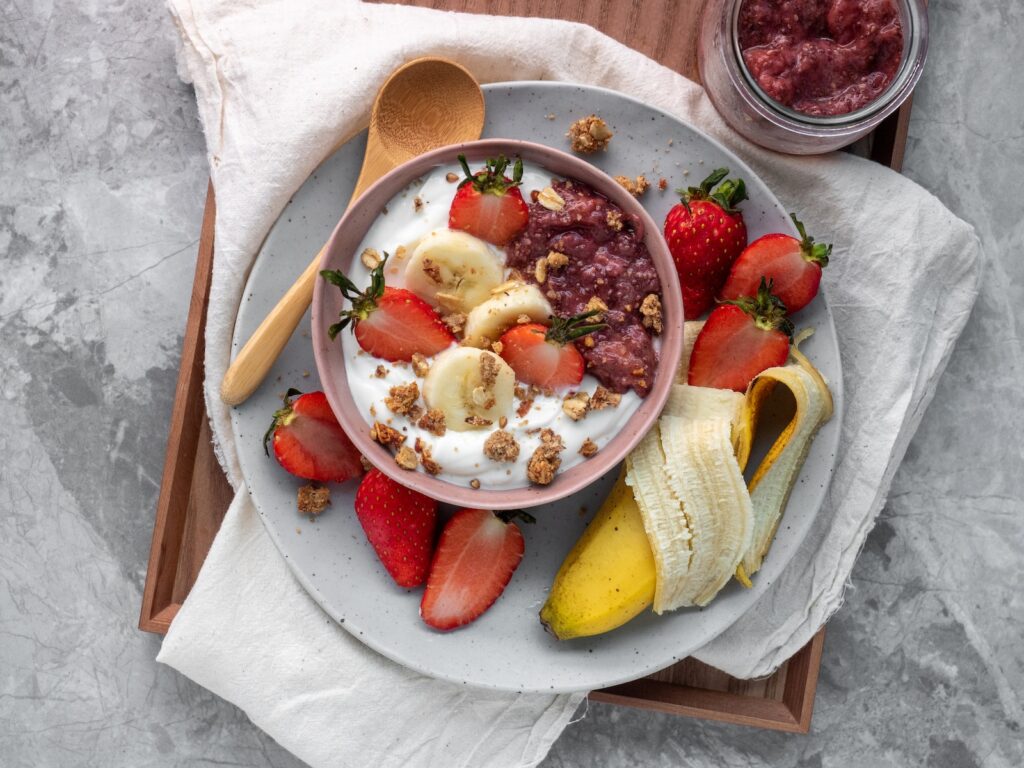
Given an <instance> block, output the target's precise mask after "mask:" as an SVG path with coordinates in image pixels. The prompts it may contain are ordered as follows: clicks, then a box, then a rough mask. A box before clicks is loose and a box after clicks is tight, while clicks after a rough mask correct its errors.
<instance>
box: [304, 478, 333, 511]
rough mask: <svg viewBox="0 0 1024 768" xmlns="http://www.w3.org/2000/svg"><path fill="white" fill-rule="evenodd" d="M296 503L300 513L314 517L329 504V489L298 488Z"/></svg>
mask: <svg viewBox="0 0 1024 768" xmlns="http://www.w3.org/2000/svg"><path fill="white" fill-rule="evenodd" d="M297 503H298V508H299V512H300V513H302V514H303V515H312V516H313V517H316V516H317V515H319V514H320V513H321V512H323V511H324V510H325V509H327V506H328V505H329V504H330V503H331V489H330V488H326V487H324V488H320V487H317V486H315V485H304V486H302V487H301V488H299V495H298V500H297Z"/></svg>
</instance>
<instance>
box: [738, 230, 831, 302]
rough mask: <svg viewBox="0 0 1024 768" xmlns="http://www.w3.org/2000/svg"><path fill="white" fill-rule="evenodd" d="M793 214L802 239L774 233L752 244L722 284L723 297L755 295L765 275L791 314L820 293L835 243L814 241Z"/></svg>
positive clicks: (741, 255)
mask: <svg viewBox="0 0 1024 768" xmlns="http://www.w3.org/2000/svg"><path fill="white" fill-rule="evenodd" d="M789 215H790V217H792V219H793V223H794V224H796V229H797V231H798V232H799V233H800V239H799V240H797V239H796V238H795V237H793V236H792V235H784V234H782V233H781V232H773V233H772V234H769V235H764V236H763V237H759V238H757V240H755V241H754V242H752V243H751V244H750V245H748V246H747V247H746V248H745V249H744V251H743V253H741V254H740V257H739V258H738V259H736V263H735V264H733V265H732V269H731V270H729V277H728V279H727V280H726V281H725V285H724V286H723V287H722V298H723V299H738V298H739V297H740V296H752V295H754V292H755V291H757V285H758V281H759V280H761V279H762V278H767V279H768V280H771V281H772V282H773V283H774V287H773V288H772V291H773V292H774V293H775V295H776V296H778V297H779V299H781V300H782V303H783V304H785V305H786V310H787V311H788V312H789V313H790V314H793V313H794V312H799V311H800V310H801V309H803V308H804V307H806V306H807V305H808V304H810V303H811V301H813V300H814V297H815V296H817V295H818V286H819V285H820V284H821V270H822V268H823V267H827V266H828V259H829V256H830V255H831V254H832V246H831V245H830V244H827V243H816V242H814V238H813V237H811V236H810V235H808V234H807V230H806V229H804V225H803V222H801V221H800V220H799V219H798V218H797V217H796V214H793V213H791V214H789Z"/></svg>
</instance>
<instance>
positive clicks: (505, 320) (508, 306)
mask: <svg viewBox="0 0 1024 768" xmlns="http://www.w3.org/2000/svg"><path fill="white" fill-rule="evenodd" d="M506 285H507V287H503V288H502V290H500V291H498V292H496V293H494V295H492V296H491V297H490V298H489V299H487V301H485V302H484V303H482V304H480V305H478V306H476V307H474V308H473V309H472V310H471V311H470V313H469V315H468V316H467V317H466V329H465V339H464V341H463V343H464V344H466V345H468V346H473V347H481V348H484V347H489V346H490V345H491V344H492V343H493V342H495V341H497V340H498V339H499V338H500V337H501V334H503V333H504V332H505V331H506V330H508V329H509V328H511V327H512V326H513V325H515V324H516V323H517V322H519V318H520V317H523V316H525V317H528V318H529V319H530V322H534V323H545V322H547V320H548V318H549V317H551V314H552V309H551V304H549V303H548V300H547V299H546V298H544V294H543V293H541V292H540V289H539V288H538V287H537V286H535V285H527V284H526V283H515V282H510V283H507V284H506Z"/></svg>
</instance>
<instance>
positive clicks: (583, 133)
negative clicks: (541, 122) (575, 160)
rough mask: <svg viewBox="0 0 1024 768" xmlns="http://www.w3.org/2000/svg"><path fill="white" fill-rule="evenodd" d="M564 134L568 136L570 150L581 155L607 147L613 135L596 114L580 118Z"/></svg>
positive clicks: (606, 124)
mask: <svg viewBox="0 0 1024 768" xmlns="http://www.w3.org/2000/svg"><path fill="white" fill-rule="evenodd" d="M565 135H566V136H568V137H569V146H571V147H572V151H573V152H577V153H579V154H581V155H588V154H590V153H591V152H597V151H598V150H605V149H608V142H610V141H611V140H612V136H614V134H613V133H612V131H611V129H610V128H609V127H608V123H606V122H605V121H604V120H602V119H601V118H600V117H598V116H597V115H587V116H586V117H583V118H580V119H579V120H577V121H576V122H575V123H573V124H572V125H570V126H569V132H568V133H566V134H565Z"/></svg>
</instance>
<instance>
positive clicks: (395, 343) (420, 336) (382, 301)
mask: <svg viewBox="0 0 1024 768" xmlns="http://www.w3.org/2000/svg"><path fill="white" fill-rule="evenodd" d="M387 260H388V254H387V253H385V254H384V258H383V259H382V260H381V262H380V264H378V265H377V266H376V267H374V269H373V271H372V272H371V273H370V286H369V287H368V288H367V289H366V290H365V291H361V290H359V288H358V287H357V286H356V285H355V283H353V282H352V281H351V280H349V278H348V277H346V276H345V274H344V273H342V272H340V271H338V270H336V269H324V270H321V272H320V276H321V277H322V278H323V279H324V280H326V281H327V282H329V283H330V284H331V285H336V286H337V287H338V288H339V290H341V295H342V296H344V297H345V298H346V299H348V300H349V302H350V303H351V305H352V306H351V308H350V309H344V310H342V311H341V315H340V318H339V320H338V322H336V323H335V324H334V325H332V326H331V327H330V328H328V329H327V334H328V335H329V336H330V337H331V338H332V339H334V338H335V337H336V336H337V335H338V334H339V333H340V332H341V331H342V330H343V329H344V328H345V327H346V326H348V325H349V324H351V325H352V329H353V332H354V333H355V337H356V341H357V342H359V346H360V347H362V348H363V349H364V350H366V351H367V352H369V353H370V354H371V355H373V356H374V357H379V358H381V359H383V360H389V361H392V362H394V361H396V360H405V361H409V360H412V356H413V355H414V354H416V353H419V354H421V355H427V356H428V357H429V356H430V355H436V354H437V353H438V352H440V351H441V350H443V349H447V348H448V346H450V345H451V344H452V343H453V342H454V341H455V336H454V335H453V334H452V332H451V329H449V328H448V326H447V325H445V324H444V321H443V320H441V318H440V316H439V315H438V314H437V312H435V311H434V308H433V307H431V306H430V305H429V304H427V302H425V301H424V300H423V299H421V298H420V297H419V296H417V295H416V294H415V293H413V292H412V291H408V290H406V289H405V288H391V287H389V286H385V285H384V265H385V264H386V263H387Z"/></svg>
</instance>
